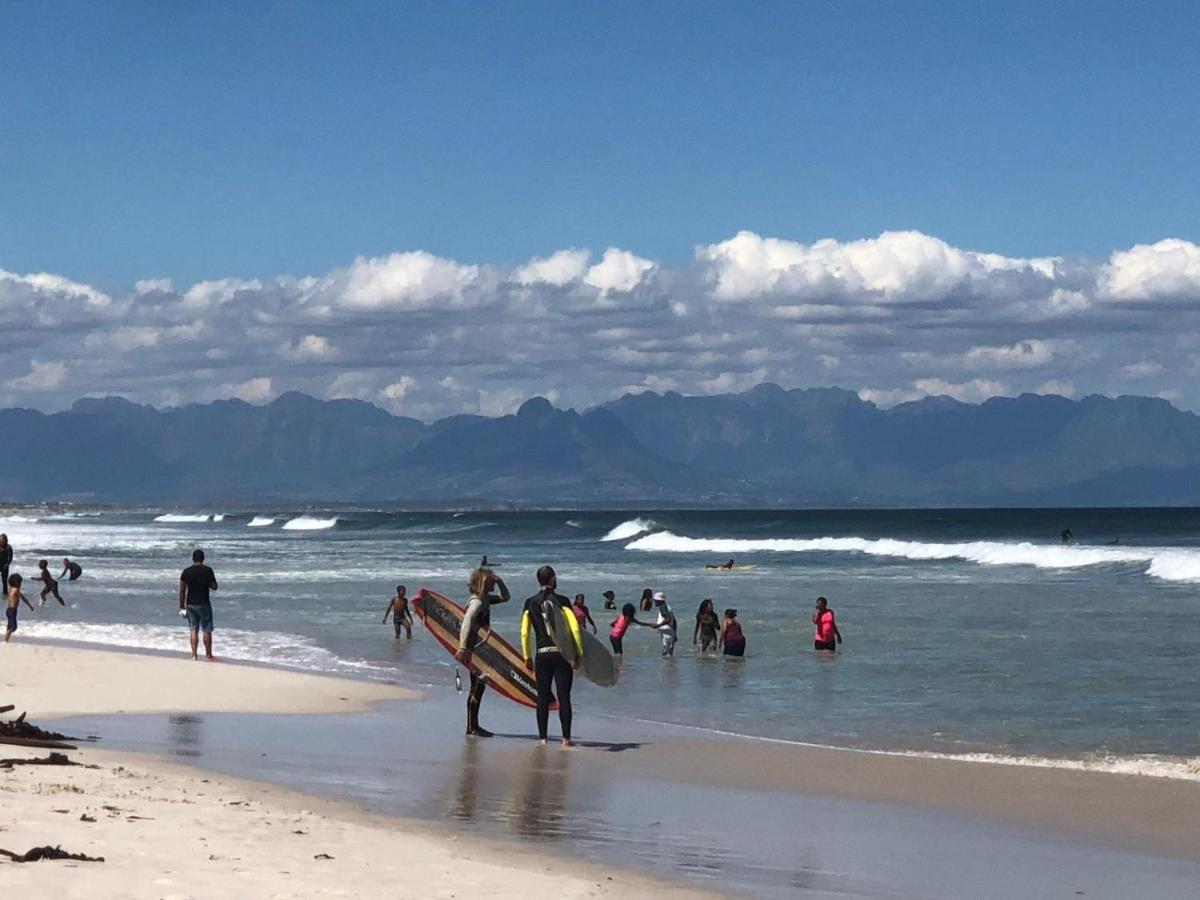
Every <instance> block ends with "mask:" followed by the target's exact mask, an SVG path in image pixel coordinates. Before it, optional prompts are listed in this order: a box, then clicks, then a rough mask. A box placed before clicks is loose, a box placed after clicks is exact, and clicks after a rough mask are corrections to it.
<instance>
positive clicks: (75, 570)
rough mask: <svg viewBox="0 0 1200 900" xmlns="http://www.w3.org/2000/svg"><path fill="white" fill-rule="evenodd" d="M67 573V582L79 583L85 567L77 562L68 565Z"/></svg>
mask: <svg viewBox="0 0 1200 900" xmlns="http://www.w3.org/2000/svg"><path fill="white" fill-rule="evenodd" d="M66 572H67V573H68V575H69V577H68V578H67V581H78V580H79V576H80V575H82V574H83V566H81V565H80V564H79V563H77V562H70V563H67V568H66Z"/></svg>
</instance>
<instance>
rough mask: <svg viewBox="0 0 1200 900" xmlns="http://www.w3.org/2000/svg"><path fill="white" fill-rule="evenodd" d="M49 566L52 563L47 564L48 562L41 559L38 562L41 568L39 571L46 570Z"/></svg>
mask: <svg viewBox="0 0 1200 900" xmlns="http://www.w3.org/2000/svg"><path fill="white" fill-rule="evenodd" d="M48 565H50V563H48V562H46V560H44V559H39V560H38V568H39V569H44V568H46V566H48Z"/></svg>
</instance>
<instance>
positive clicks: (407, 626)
mask: <svg viewBox="0 0 1200 900" xmlns="http://www.w3.org/2000/svg"><path fill="white" fill-rule="evenodd" d="M404 639H405V640H407V641H411V640H412V619H409V618H405V620H404Z"/></svg>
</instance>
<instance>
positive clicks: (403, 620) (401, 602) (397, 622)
mask: <svg viewBox="0 0 1200 900" xmlns="http://www.w3.org/2000/svg"><path fill="white" fill-rule="evenodd" d="M389 613H391V616H392V626H393V627H394V628H395V629H396V640H400V631H401V630H403V631H404V632H405V634H406V635H407V639H408V640H410V641H411V640H412V616H411V615H409V612H408V596H407V591H406V590H405V588H404V585H402V584H398V585H396V596H395V597H393V598H392V599H391V600H390V601H388V605H387V609H385V610H384V611H383V624H384V625H386V624H387V620H388V614H389Z"/></svg>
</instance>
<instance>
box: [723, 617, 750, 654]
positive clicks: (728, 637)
mask: <svg viewBox="0 0 1200 900" xmlns="http://www.w3.org/2000/svg"><path fill="white" fill-rule="evenodd" d="M737 614H738V613H737V610H736V609H727V610H725V618H724V619H723V620H722V622H721V635H720V637H719V638H718V641H717V642H718V644H719V645H720V646H721V649H722V652H724V654H725V655H726V656H745V655H746V635H745V632H743V631H742V623H741V622H739V621H738V618H737Z"/></svg>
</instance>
